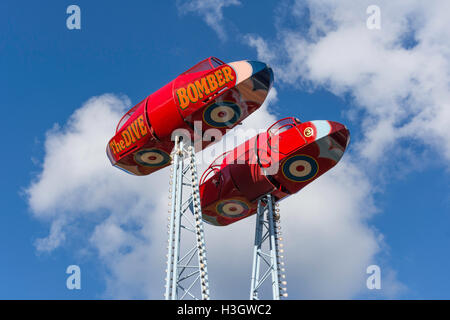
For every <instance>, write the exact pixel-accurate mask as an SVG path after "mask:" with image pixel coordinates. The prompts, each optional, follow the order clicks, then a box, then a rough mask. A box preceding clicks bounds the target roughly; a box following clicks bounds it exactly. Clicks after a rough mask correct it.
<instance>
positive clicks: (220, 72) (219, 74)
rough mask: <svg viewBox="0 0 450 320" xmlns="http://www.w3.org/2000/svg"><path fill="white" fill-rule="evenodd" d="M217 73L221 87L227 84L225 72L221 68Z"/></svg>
mask: <svg viewBox="0 0 450 320" xmlns="http://www.w3.org/2000/svg"><path fill="white" fill-rule="evenodd" d="M214 74H215V75H216V78H217V81H218V82H219V88H220V87H222V86H223V85H224V84H225V80H224V79H223V74H222V71H221V70H217V71H216V72H214Z"/></svg>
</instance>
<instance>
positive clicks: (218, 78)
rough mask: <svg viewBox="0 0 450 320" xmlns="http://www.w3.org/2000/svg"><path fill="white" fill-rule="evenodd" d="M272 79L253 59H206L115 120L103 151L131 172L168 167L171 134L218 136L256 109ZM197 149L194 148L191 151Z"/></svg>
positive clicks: (205, 142) (267, 69)
mask: <svg viewBox="0 0 450 320" xmlns="http://www.w3.org/2000/svg"><path fill="white" fill-rule="evenodd" d="M272 82H273V72H272V69H271V68H270V67H269V66H267V65H266V64H265V63H262V62H258V61H237V62H231V63H228V64H226V63H224V62H222V61H220V60H219V59H217V58H214V57H210V58H208V59H205V60H203V61H201V62H199V63H198V64H196V65H195V66H194V67H192V68H190V69H189V70H187V71H186V72H184V73H182V74H181V75H179V76H178V77H177V78H175V79H174V80H173V81H171V82H169V83H168V84H166V85H165V86H163V87H162V88H161V89H159V90H157V91H155V92H154V93H152V94H151V95H149V96H148V97H147V98H145V99H144V100H142V101H141V102H139V103H138V104H137V105H136V106H134V107H133V108H131V109H130V111H128V112H127V113H126V114H125V115H124V117H123V118H122V119H121V120H120V122H119V124H118V126H117V129H116V133H115V135H114V137H112V138H111V140H110V141H109V143H108V145H107V148H106V152H107V155H108V158H109V160H110V161H111V163H112V164H113V165H114V166H116V167H119V168H120V169H122V170H125V171H126V172H128V173H131V174H134V175H148V174H150V173H152V172H155V171H157V170H159V169H161V168H163V167H166V166H168V165H169V162H170V160H169V159H170V157H169V154H170V153H171V151H172V149H173V147H174V142H173V139H172V135H173V132H174V131H176V130H180V129H184V130H185V131H186V132H187V134H189V136H190V138H191V139H192V140H195V141H201V143H200V144H199V147H200V149H203V148H206V147H207V146H208V145H210V144H211V143H214V142H215V141H214V140H213V139H204V136H205V131H207V130H208V129H211V128H215V129H217V130H219V131H220V132H221V133H222V135H223V134H225V133H226V130H227V129H230V128H233V127H234V126H236V125H237V124H238V123H240V122H241V121H243V120H244V119H245V118H246V117H248V116H249V115H250V114H251V113H253V112H254V111H255V110H257V109H258V108H259V107H260V106H261V105H262V103H263V102H264V100H265V98H266V97H267V94H268V91H269V90H270V88H271V86H272ZM196 151H198V150H196Z"/></svg>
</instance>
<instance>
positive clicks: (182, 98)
mask: <svg viewBox="0 0 450 320" xmlns="http://www.w3.org/2000/svg"><path fill="white" fill-rule="evenodd" d="M177 96H178V102H179V103H180V108H181V109H185V108H186V107H187V106H188V105H189V98H188V96H187V95H186V89H185V88H180V89H178V90H177Z"/></svg>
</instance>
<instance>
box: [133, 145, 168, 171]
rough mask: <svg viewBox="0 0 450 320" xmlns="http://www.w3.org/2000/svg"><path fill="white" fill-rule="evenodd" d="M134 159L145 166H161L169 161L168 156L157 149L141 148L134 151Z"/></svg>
mask: <svg viewBox="0 0 450 320" xmlns="http://www.w3.org/2000/svg"><path fill="white" fill-rule="evenodd" d="M134 160H136V162H137V163H139V164H140V165H143V166H146V167H161V166H164V165H166V164H167V163H169V161H170V156H169V155H168V154H167V153H166V152H164V151H161V150H159V149H143V150H140V151H138V152H136V154H135V155H134Z"/></svg>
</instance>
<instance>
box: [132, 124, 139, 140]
mask: <svg viewBox="0 0 450 320" xmlns="http://www.w3.org/2000/svg"><path fill="white" fill-rule="evenodd" d="M131 129H133V133H134V135H135V136H136V139H138V140H139V139H140V138H141V134H140V133H139V129H138V121H137V120H134V121H133V123H132V124H131Z"/></svg>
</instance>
